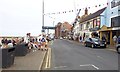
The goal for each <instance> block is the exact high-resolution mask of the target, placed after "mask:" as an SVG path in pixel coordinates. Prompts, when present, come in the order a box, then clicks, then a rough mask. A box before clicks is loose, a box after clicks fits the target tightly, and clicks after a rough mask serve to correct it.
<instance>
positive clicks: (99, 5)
mask: <svg viewBox="0 0 120 72" xmlns="http://www.w3.org/2000/svg"><path fill="white" fill-rule="evenodd" d="M108 4H109V3H106V4H98V5H95V6H92V7H85V8H87V9H91V8H93V7H96V8H97V7H101V6H106V5H108ZM85 8H81V9H76V11H77V12H78V11H79V10H84V9H85ZM70 12H74V10H69V11H63V12H56V13H46V14H44V15H55V14H65V13H70Z"/></svg>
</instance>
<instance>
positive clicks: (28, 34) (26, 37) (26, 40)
mask: <svg viewBox="0 0 120 72" xmlns="http://www.w3.org/2000/svg"><path fill="white" fill-rule="evenodd" d="M30 40H31V39H30V33H27V34H26V36H25V37H24V43H27V44H28V51H29V52H30V51H31V49H32V44H31V42H30Z"/></svg>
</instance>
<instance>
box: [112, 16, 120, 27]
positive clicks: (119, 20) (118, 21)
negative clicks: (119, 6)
mask: <svg viewBox="0 0 120 72" xmlns="http://www.w3.org/2000/svg"><path fill="white" fill-rule="evenodd" d="M111 27H120V16H118V17H114V18H111Z"/></svg>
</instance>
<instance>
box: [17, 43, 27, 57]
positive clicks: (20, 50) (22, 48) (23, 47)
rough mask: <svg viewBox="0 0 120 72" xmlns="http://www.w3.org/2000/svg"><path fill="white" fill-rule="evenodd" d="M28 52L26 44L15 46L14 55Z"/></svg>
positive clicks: (23, 54)
mask: <svg viewBox="0 0 120 72" xmlns="http://www.w3.org/2000/svg"><path fill="white" fill-rule="evenodd" d="M27 52H28V44H27V43H22V44H17V45H16V46H15V56H25V55H26V54H27Z"/></svg>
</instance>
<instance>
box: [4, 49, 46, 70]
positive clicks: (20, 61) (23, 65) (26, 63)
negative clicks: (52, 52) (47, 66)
mask: <svg viewBox="0 0 120 72" xmlns="http://www.w3.org/2000/svg"><path fill="white" fill-rule="evenodd" d="M46 53H47V51H41V50H37V51H35V52H32V51H31V52H30V53H28V54H27V55H26V56H20V57H15V60H14V64H13V65H12V66H11V67H9V68H5V69H2V70H3V71H4V70H36V71H39V70H41V67H42V63H43V61H44V58H45V54H46Z"/></svg>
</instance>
